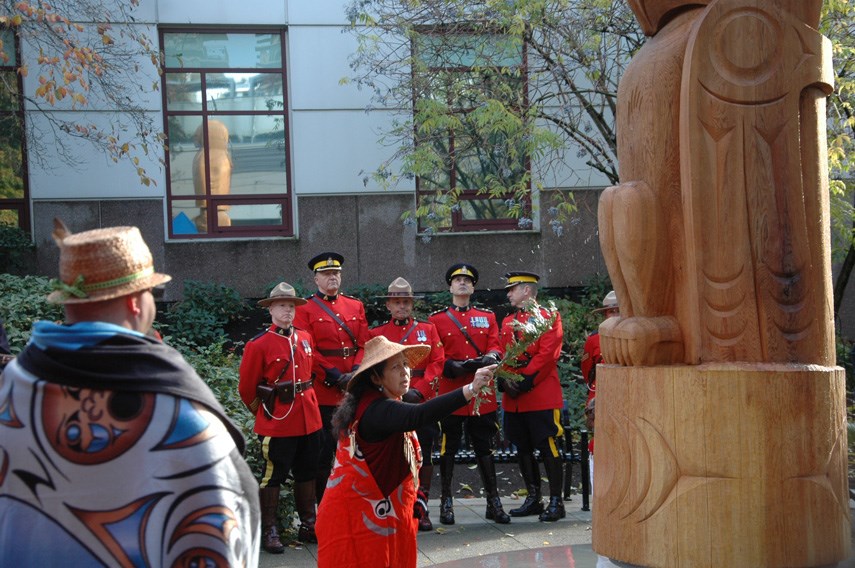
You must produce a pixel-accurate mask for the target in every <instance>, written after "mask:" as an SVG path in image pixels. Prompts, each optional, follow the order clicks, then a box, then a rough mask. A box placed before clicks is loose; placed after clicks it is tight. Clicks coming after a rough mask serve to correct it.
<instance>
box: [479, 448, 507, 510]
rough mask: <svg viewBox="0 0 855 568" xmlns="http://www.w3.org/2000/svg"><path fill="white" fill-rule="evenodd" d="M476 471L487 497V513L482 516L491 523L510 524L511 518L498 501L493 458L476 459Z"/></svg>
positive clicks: (489, 456)
mask: <svg viewBox="0 0 855 568" xmlns="http://www.w3.org/2000/svg"><path fill="white" fill-rule="evenodd" d="M478 471H479V472H480V473H481V481H482V482H484V493H486V495H487V512H486V514H485V515H484V516H485V517H487V518H488V519H489V520H491V521H496V522H497V523H498V524H500V525H506V524H508V523H510V522H511V518H510V517H509V516H508V514H507V513H506V512H505V510H504V509H503V508H502V501H501V500H500V499H499V490H498V488H497V486H496V466H495V465H494V464H493V456H491V455H486V456H479V457H478Z"/></svg>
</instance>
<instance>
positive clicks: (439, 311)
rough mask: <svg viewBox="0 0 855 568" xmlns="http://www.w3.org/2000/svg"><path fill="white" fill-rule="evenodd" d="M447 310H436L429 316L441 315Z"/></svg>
mask: <svg viewBox="0 0 855 568" xmlns="http://www.w3.org/2000/svg"><path fill="white" fill-rule="evenodd" d="M447 309H448V308H442V309H441V310H437V311H435V312H433V313H432V314H431V316H435V315H436V314H441V313H442V312H444V311H446V310H447ZM428 317H430V316H428Z"/></svg>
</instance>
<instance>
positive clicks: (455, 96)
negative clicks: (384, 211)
mask: <svg viewBox="0 0 855 568" xmlns="http://www.w3.org/2000/svg"><path fill="white" fill-rule="evenodd" d="M413 53H414V56H415V57H414V69H415V70H414V73H413V105H414V109H415V112H414V124H413V126H414V137H415V154H416V156H417V160H422V163H423V164H424V163H427V164H429V166H428V167H420V171H419V172H418V173H417V175H416V195H417V200H418V206H419V209H420V214H419V229H420V230H421V231H427V232H458V231H478V230H514V229H528V228H531V226H530V224H527V223H526V221H527V218H526V217H525V215H526V214H527V212H528V211H529V209H530V206H529V203H528V200H527V199H526V200H525V202H523V203H517V202H515V200H514V198H513V196H514V194H515V192H516V191H518V190H519V189H520V187H525V188H526V189H529V188H530V181H529V180H530V176H529V157H528V156H527V155H526V154H525V151H524V150H522V149H521V148H520V147H519V144H518V143H516V142H514V140H519V138H518V135H519V131H516V132H512V130H513V129H521V128H524V126H525V125H524V123H523V119H521V117H522V113H523V111H524V109H525V107H526V59H525V46H524V44H523V43H522V42H521V41H520V40H519V39H518V38H513V37H511V36H508V35H505V34H501V33H489V32H484V31H466V30H464V31H461V30H459V29H455V30H453V31H451V30H448V29H436V28H431V29H421V30H418V33H416V34H414V39H413ZM497 103H498V104H497ZM491 105H495V106H491ZM496 108H498V109H499V110H498V112H499V113H503V112H504V113H507V112H508V111H510V114H512V115H515V117H517V118H520V120H516V119H514V118H512V117H510V116H508V118H511V119H510V120H508V121H507V123H508V124H507V125H505V126H503V127H502V128H496V127H495V126H494V127H488V128H485V127H484V124H485V122H486V121H485V118H487V114H488V113H491V112H494V109H496ZM494 116H495V115H494ZM489 120H491V119H489V118H487V121H489ZM436 125H440V126H439V127H436ZM514 211H515V212H516V214H514V213H513V212H514ZM520 212H522V215H520ZM518 216H519V217H520V218H518Z"/></svg>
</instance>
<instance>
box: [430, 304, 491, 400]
mask: <svg viewBox="0 0 855 568" xmlns="http://www.w3.org/2000/svg"><path fill="white" fill-rule="evenodd" d="M449 313H451V315H453V316H454V318H455V319H456V320H457V321H458V322H459V323H460V325H461V326H462V327H463V329H465V330H466V332H467V333H468V334H469V337H471V338H472V341H474V342H475V345H477V346H478V349H480V350H481V353H480V354H479V353H478V351H476V350H475V348H474V347H473V346H472V344H471V343H469V341H468V340H467V339H466V336H465V335H463V332H461V331H460V328H458V327H457V324H456V323H455V322H454V320H452V319H451V318H450V317H448V314H449ZM428 321H429V322H430V323H432V324H434V325H435V326H436V330H437V332H439V339H440V341H442V347H443V349H445V359H446V360H448V359H454V360H457V361H464V360H466V359H474V358H476V357H480V356H481V355H484V354H486V353H488V352H490V351H495V352H496V353H501V352H502V349H501V347H500V346H499V325H498V324H497V323H496V315H495V314H494V313H493V312H490V311H487V310H481V309H478V308H474V307H471V306H470V307H468V308H464V309H462V310H460V309H456V308H454V307H451V308H448V309H447V310H442V311H439V312H435V313H433V314H431V316H430V318H428ZM474 375H475V373H474V372H473V373H469V374H466V375H463V376H460V377H457V378H449V377H445V376H443V377H442V378H440V380H439V394H445V393H447V392H450V391H453V390H454V389H456V388H459V387H461V386H463V385H465V384H468V383H470V382H471V381H472V377H473V376H474ZM480 405H481V406H480V408H479V410H478V411H479V413H481V414H487V413H489V412H495V411H496V409H497V408H498V404H496V394H495V392H493V393H491V394H489V395H487V396H481V402H480ZM474 409H475V404H474V403H473V402H470V403H469V404H468V405H467V406H465V407H464V408H461V409H460V410H458V411H456V412H454V414H456V415H460V416H472V415H474Z"/></svg>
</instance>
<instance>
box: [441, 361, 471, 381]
mask: <svg viewBox="0 0 855 568" xmlns="http://www.w3.org/2000/svg"><path fill="white" fill-rule="evenodd" d="M465 364H466V362H465V361H457V360H456V359H448V360H447V361H446V362H445V365H444V366H443V367H442V374H443V375H444V376H446V377H448V378H449V379H456V378H457V377H462V376H463V375H465V374H467V371H466V368H465V367H464V365H465Z"/></svg>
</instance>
